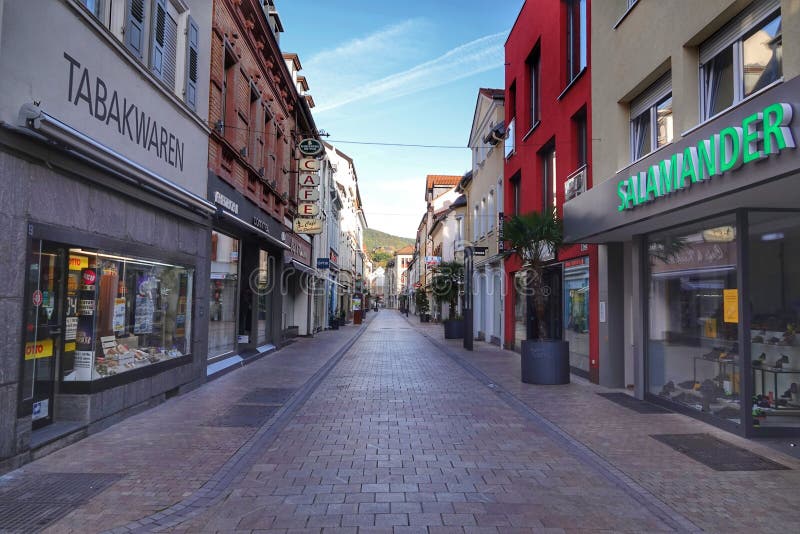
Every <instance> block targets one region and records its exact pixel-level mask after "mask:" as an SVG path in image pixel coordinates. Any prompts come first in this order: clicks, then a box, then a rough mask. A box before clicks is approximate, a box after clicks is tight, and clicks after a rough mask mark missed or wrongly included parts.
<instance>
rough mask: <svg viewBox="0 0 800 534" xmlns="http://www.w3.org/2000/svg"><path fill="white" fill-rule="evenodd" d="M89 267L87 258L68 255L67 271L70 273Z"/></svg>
mask: <svg viewBox="0 0 800 534" xmlns="http://www.w3.org/2000/svg"><path fill="white" fill-rule="evenodd" d="M88 267H89V257H88V256H76V255H74V254H70V255H69V270H70V271H80V270H82V269H87V268H88Z"/></svg>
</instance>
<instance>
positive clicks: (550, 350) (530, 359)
mask: <svg viewBox="0 0 800 534" xmlns="http://www.w3.org/2000/svg"><path fill="white" fill-rule="evenodd" d="M563 235H564V231H563V226H562V223H561V220H560V219H559V218H558V215H557V214H556V212H555V210H552V211H543V212H532V213H528V214H525V215H515V216H513V217H512V218H511V219H509V220H508V221H506V222H505V224H504V226H503V239H504V240H505V242H506V252H505V254H506V256H517V257H518V258H519V259H520V261H522V270H523V271H525V276H524V277H523V280H525V287H523V288H519V292H520V293H521V294H524V295H526V298H527V297H530V299H531V302H532V303H533V311H534V313H535V316H536V329H535V330H534V331H533V332H532V334H533V337H532V338H531V339H528V340H525V341H523V342H522V381H523V382H526V383H529V384H568V383H569V343H568V342H566V341H563V340H558V339H548V335H547V330H548V329H547V323H546V318H545V315H546V314H545V311H546V305H547V295H549V289H550V288H548V287H546V284H545V281H544V270H545V266H546V264H547V261H548V260H549V259H550V258H552V257H553V256H554V254H555V252H556V251H557V250H558V249H559V247H560V246H561V244H562V243H563V239H564V238H563Z"/></svg>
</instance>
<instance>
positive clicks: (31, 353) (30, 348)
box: [25, 339, 53, 360]
mask: <svg viewBox="0 0 800 534" xmlns="http://www.w3.org/2000/svg"><path fill="white" fill-rule="evenodd" d="M52 355H53V340H52V339H42V340H39V341H32V342H29V343H25V359H26V360H35V359H36V358H49V357H50V356H52Z"/></svg>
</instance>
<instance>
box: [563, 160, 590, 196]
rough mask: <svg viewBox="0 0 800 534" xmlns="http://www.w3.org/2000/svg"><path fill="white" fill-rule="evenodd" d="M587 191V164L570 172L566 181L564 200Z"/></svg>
mask: <svg viewBox="0 0 800 534" xmlns="http://www.w3.org/2000/svg"><path fill="white" fill-rule="evenodd" d="M585 191H586V165H584V166H583V167H581V168H580V169H578V170H577V171H575V172H573V173H572V174H570V175H569V176H568V177H567V179H566V181H565V182H564V202H568V201H570V200H572V199H573V198H575V197H577V196H578V195H580V194H581V193H583V192H585Z"/></svg>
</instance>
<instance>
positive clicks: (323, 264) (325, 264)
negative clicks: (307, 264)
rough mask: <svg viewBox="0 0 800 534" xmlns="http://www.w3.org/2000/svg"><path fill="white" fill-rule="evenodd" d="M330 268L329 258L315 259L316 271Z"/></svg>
mask: <svg viewBox="0 0 800 534" xmlns="http://www.w3.org/2000/svg"><path fill="white" fill-rule="evenodd" d="M330 268H331V260H330V258H317V269H330Z"/></svg>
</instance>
